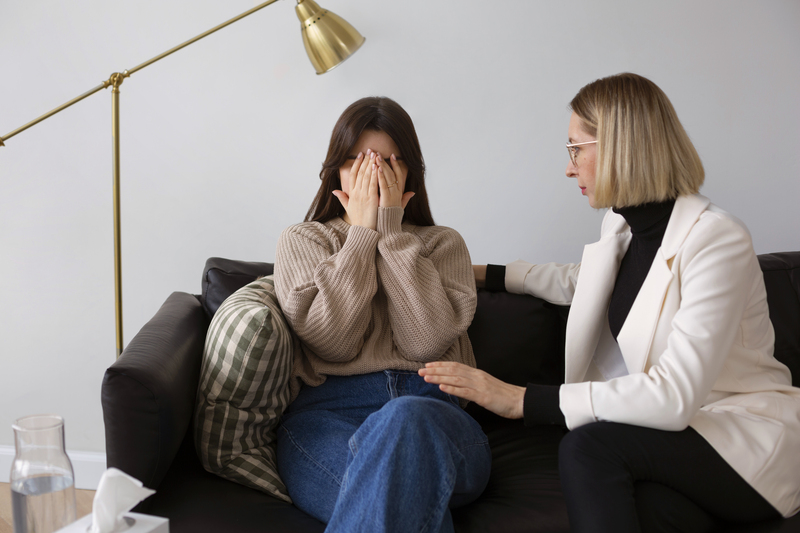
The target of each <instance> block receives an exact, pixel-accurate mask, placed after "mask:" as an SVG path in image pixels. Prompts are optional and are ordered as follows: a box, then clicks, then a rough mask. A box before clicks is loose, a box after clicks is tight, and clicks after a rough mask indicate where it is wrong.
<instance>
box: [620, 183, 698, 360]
mask: <svg viewBox="0 0 800 533" xmlns="http://www.w3.org/2000/svg"><path fill="white" fill-rule="evenodd" d="M709 203H711V202H710V201H709V199H708V198H706V197H705V196H702V195H699V194H695V195H692V196H680V197H678V199H676V200H675V207H674V208H673V209H672V214H671V215H670V219H669V222H668V224H667V230H666V232H665V233H664V238H663V240H662V241H661V247H660V248H659V250H658V253H656V257H655V258H654V259H653V264H652V265H651V266H650V271H649V272H648V273H647V277H646V278H645V280H644V283H643V284H642V288H641V289H640V290H639V294H637V295H636V299H635V300H634V302H633V306H632V307H631V310H630V311H629V312H628V318H626V319H625V323H624V324H623V326H622V329H621V330H620V332H619V335H618V336H617V342H618V343H619V348H620V351H621V352H622V357H623V358H624V359H625V365H626V366H627V367H628V372H629V373H631V374H634V373H637V372H642V371H644V369H645V366H646V365H647V360H648V357H649V355H650V347H651V345H652V342H653V336H654V335H655V332H656V326H657V325H658V319H659V317H660V315H661V308H662V305H663V303H664V297H665V296H666V294H667V289H668V288H669V284H670V283H671V282H672V278H673V274H672V260H673V258H674V257H675V254H677V253H678V249H679V248H680V246H681V245H682V244H683V242H684V241H685V240H686V237H687V236H688V235H689V232H690V231H691V229H692V227H693V226H694V224H695V222H697V219H698V218H699V217H700V215H701V214H702V213H703V211H705V209H706V208H707V207H708V204H709Z"/></svg>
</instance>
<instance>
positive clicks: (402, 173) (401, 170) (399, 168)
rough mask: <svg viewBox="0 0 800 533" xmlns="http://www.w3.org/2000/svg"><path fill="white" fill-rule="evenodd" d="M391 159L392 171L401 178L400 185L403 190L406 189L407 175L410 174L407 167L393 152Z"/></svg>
mask: <svg viewBox="0 0 800 533" xmlns="http://www.w3.org/2000/svg"><path fill="white" fill-rule="evenodd" d="M390 159H391V161H392V171H393V172H394V175H395V177H397V179H399V180H401V181H400V183H398V185H399V186H400V187H401V190H406V177H407V175H408V171H407V169H406V168H405V166H404V165H403V163H402V162H400V161H398V159H397V156H396V155H394V154H392V157H391V158H390Z"/></svg>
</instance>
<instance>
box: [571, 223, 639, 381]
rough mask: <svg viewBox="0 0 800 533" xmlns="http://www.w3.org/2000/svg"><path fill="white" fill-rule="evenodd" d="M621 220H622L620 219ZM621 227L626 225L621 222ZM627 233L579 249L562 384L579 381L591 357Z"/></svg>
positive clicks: (629, 235)
mask: <svg viewBox="0 0 800 533" xmlns="http://www.w3.org/2000/svg"><path fill="white" fill-rule="evenodd" d="M620 219H622V217H620ZM622 227H627V224H625V223H624V220H623V221H622ZM630 240H631V234H630V232H629V231H628V232H622V233H618V232H614V233H612V234H610V235H607V236H605V237H603V238H602V239H600V240H599V241H598V242H596V243H594V244H589V245H587V246H585V247H584V249H583V257H582V259H581V271H580V274H579V276H578V283H577V285H576V287H575V296H574V297H573V299H572V306H571V307H570V314H569V320H568V321H567V333H566V346H565V348H564V350H565V356H566V357H565V359H566V366H565V381H566V383H576V382H579V381H581V380H583V377H584V375H585V374H586V369H587V368H588V366H589V363H590V362H591V360H592V357H593V356H594V352H595V349H596V347H597V341H598V340H599V338H600V332H601V328H602V326H603V321H604V320H606V316H607V315H606V312H607V310H608V303H609V301H610V299H611V293H612V291H613V289H614V282H615V281H616V279H617V272H618V271H619V264H620V262H621V261H622V257H623V256H624V255H625V251H626V250H627V249H628V245H629V244H630Z"/></svg>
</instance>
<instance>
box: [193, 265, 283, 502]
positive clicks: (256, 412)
mask: <svg viewBox="0 0 800 533" xmlns="http://www.w3.org/2000/svg"><path fill="white" fill-rule="evenodd" d="M292 347H293V342H292V333H291V331H290V330H289V327H288V326H287V324H286V321H285V320H284V318H283V314H282V313H281V309H280V307H279V305H278V298H277V296H276V295H275V288H274V284H273V281H272V276H268V277H265V278H261V279H258V280H256V281H254V282H252V283H250V284H248V285H245V286H244V287H242V288H241V289H239V290H238V291H236V292H235V293H233V294H232V295H231V296H230V297H228V298H227V299H226V300H225V301H224V302H223V303H222V305H221V306H220V307H219V309H218V310H217V312H216V313H215V314H214V317H213V318H212V320H211V325H210V326H209V328H208V334H207V336H206V344H205V350H204V353H203V364H202V367H201V370H200V382H199V386H198V391H197V402H196V407H195V424H194V428H195V429H194V432H195V433H194V438H195V446H196V448H197V451H198V454H199V456H200V460H201V462H202V463H203V467H204V468H205V469H206V470H208V471H209V472H212V473H214V474H217V475H219V476H222V477H224V478H226V479H229V480H231V481H235V482H237V483H241V484H242V485H246V486H248V487H252V488H254V489H257V490H260V491H263V492H266V493H268V494H271V495H273V496H275V497H277V498H279V499H281V500H284V501H287V502H291V499H290V498H289V495H288V493H287V491H286V487H285V485H284V484H283V482H282V481H281V479H280V477H279V476H278V471H277V464H276V459H275V449H276V440H275V439H276V433H275V429H276V426H277V425H278V422H279V420H280V416H281V414H282V413H283V410H284V409H285V408H286V406H287V405H288V404H289V387H288V381H289V375H290V373H291V371H292Z"/></svg>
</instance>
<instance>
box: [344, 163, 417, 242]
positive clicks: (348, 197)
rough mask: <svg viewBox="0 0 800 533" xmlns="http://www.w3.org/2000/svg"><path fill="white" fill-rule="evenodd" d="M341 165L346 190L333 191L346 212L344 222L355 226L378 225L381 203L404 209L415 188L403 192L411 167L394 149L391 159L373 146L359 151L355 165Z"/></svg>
mask: <svg viewBox="0 0 800 533" xmlns="http://www.w3.org/2000/svg"><path fill="white" fill-rule="evenodd" d="M346 167H347V166H346V165H345V166H344V167H342V168H341V169H339V177H340V180H341V182H342V189H343V190H335V191H333V194H334V195H335V196H336V198H338V199H339V202H341V204H342V206H343V207H344V210H345V212H346V214H345V216H344V219H345V222H347V223H348V224H350V225H352V226H363V227H365V228H369V229H372V230H374V229H376V228H377V226H378V207H402V208H403V209H405V207H406V205H407V204H408V201H409V200H411V197H412V196H414V193H413V192H404V191H405V187H406V177H407V176H408V168H407V167H406V166H405V164H404V163H403V162H402V161H400V160H398V159H397V156H395V154H394V153H392V155H391V156H390V158H389V160H388V161H387V160H386V159H384V158H383V156H381V154H380V153H378V152H375V151H373V150H371V149H367V151H366V152H359V153H358V155H357V156H356V158H355V161H353V164H352V166H350V167H349V168H346Z"/></svg>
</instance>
